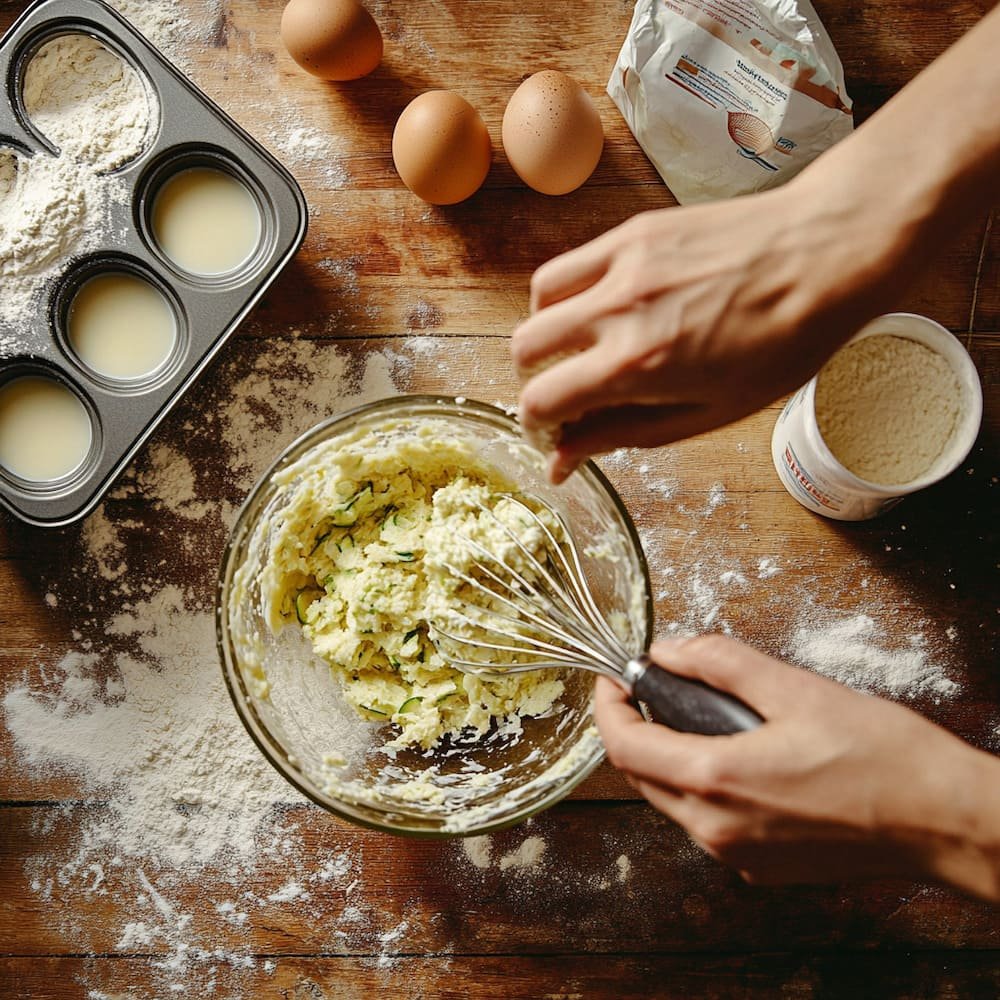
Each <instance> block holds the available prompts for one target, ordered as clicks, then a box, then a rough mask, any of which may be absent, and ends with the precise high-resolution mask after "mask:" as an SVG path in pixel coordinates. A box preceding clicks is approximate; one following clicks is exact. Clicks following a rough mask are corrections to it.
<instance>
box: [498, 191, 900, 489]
mask: <svg viewBox="0 0 1000 1000" xmlns="http://www.w3.org/2000/svg"><path fill="white" fill-rule="evenodd" d="M828 186H829V185H828V184H827V183H826V181H825V180H823V178H822V177H821V176H817V175H813V176H811V177H806V176H805V175H802V176H800V177H799V178H796V179H794V180H793V181H791V182H790V183H789V184H788V185H786V186H784V187H782V188H779V189H777V190H774V191H768V192H765V193H762V194H757V195H750V196H747V197H743V198H736V199H733V200H730V201H724V202H716V203H714V204H706V205H695V206H689V207H685V208H668V209H662V210H659V211H652V212H645V213H643V214H641V215H637V216H635V217H634V218H632V219H630V220H628V221H627V222H625V223H623V224H622V225H620V226H618V227H617V228H615V229H612V230H610V231H609V232H607V233H605V234H604V235H602V236H599V237H598V238H597V239H595V240H593V241H591V242H590V243H587V244H585V245H583V246H581V247H579V248H577V249H575V250H572V251H570V252H569V253H565V254H563V255H561V256H559V257H556V258H554V259H553V260H550V261H549V262H548V263H546V264H543V265H542V266H541V267H540V268H539V269H538V270H537V271H536V272H535V274H534V276H533V278H532V282H531V314H532V315H531V316H530V318H529V319H527V320H526V321H525V322H524V323H522V324H521V325H520V326H519V327H518V328H517V329H516V330H515V331H514V335H513V339H512V342H511V352H512V355H513V358H514V362H515V364H516V366H517V368H518V370H519V371H520V372H521V374H522V377H528V376H529V375H531V374H532V373H534V372H538V371H539V370H540V369H544V370H541V371H540V374H534V377H531V378H530V379H529V380H528V381H527V384H526V385H525V386H524V387H523V390H522V393H521V401H520V417H521V422H522V423H523V424H524V426H525V427H526V428H527V429H528V430H529V431H532V430H536V431H537V430H544V429H547V428H551V427H553V426H559V427H560V428H561V433H560V434H559V440H558V448H557V451H556V453H555V455H554V456H553V458H552V460H551V461H550V467H549V474H550V477H551V478H552V479H553V481H555V482H560V481H562V480H563V479H565V478H566V477H567V476H568V475H569V473H570V472H572V470H573V469H574V468H575V467H576V466H577V465H578V464H579V463H580V462H582V461H583V460H584V459H585V458H587V456H588V455H592V454H598V453H601V452H605V451H610V450H612V449H614V448H618V447H622V446H640V447H651V446H655V445H661V444H667V443H669V442H671V441H674V440H678V439H680V438H684V437H688V436H691V435H694V434H699V433H701V432H702V431H707V430H710V429H711V428H713V427H717V426H719V425H721V424H725V423H728V422H730V421H732V420H735V419H737V418H739V417H742V416H745V415H746V414H748V413H751V412H753V411H754V410H757V409H759V408H760V407H762V406H764V405H766V404H768V403H770V402H772V401H773V400H774V399H776V398H777V397H779V396H780V395H782V394H784V393H786V392H788V391H791V390H792V389H795V388H797V387H798V386H800V385H802V384H803V383H804V382H806V381H808V380H809V378H810V377H811V376H812V375H813V374H815V372H816V371H817V370H818V369H819V368H820V366H821V365H822V363H823V362H824V361H825V360H826V359H827V358H828V357H829V356H830V355H831V354H832V353H833V352H834V351H835V350H836V348H837V347H838V346H840V344H841V343H843V342H844V341H845V340H846V339H847V338H848V337H850V336H851V334H853V333H854V332H855V331H856V330H857V329H858V328H859V327H860V326H862V325H863V324H864V323H865V322H866V321H867V320H868V319H870V318H871V317H873V316H875V315H877V314H878V313H880V312H882V311H884V308H883V306H885V305H887V304H888V302H889V282H888V272H889V269H890V267H889V258H890V256H891V253H890V252H891V249H892V248H891V247H890V246H889V245H888V244H889V243H890V241H889V239H888V237H886V238H885V239H886V245H882V246H880V245H878V241H877V240H875V239H873V238H872V233H871V229H870V228H868V226H869V224H870V223H871V220H872V216H871V214H870V213H867V214H866V215H865V217H864V218H859V215H860V214H861V213H860V212H859V211H858V201H859V200H860V197H861V196H860V193H859V194H857V196H856V197H854V198H852V197H848V196H847V194H845V193H843V192H840V193H839V195H838V197H837V198H836V200H835V207H834V205H831V203H830V200H829V194H830V193H829V191H828V190H825V188H827V187H828ZM897 285H898V282H897ZM567 355H568V356H567ZM557 359H558V360H557ZM546 366H550V367H546Z"/></svg>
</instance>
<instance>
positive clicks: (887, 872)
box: [595, 635, 1000, 900]
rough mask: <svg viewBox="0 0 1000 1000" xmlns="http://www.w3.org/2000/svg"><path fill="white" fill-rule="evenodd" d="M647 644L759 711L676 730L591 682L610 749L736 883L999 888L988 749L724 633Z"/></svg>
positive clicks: (997, 775) (997, 817) (995, 797)
mask: <svg viewBox="0 0 1000 1000" xmlns="http://www.w3.org/2000/svg"><path fill="white" fill-rule="evenodd" d="M651 655H652V656H653V658H654V659H655V660H656V661H657V662H658V663H660V664H662V665H663V666H666V667H668V668H669V669H670V670H672V671H674V672H675V673H678V674H682V675H684V676H688V677H695V678H699V679H701V680H703V681H705V682H707V683H708V684H711V685H713V686H715V687H718V688H720V689H721V690H724V691H729V692H731V693H732V694H734V695H736V696H737V697H738V698H741V699H742V700H743V701H745V702H746V703H747V704H749V705H750V706H752V707H753V708H755V709H756V710H757V711H758V712H760V713H761V714H762V715H763V716H764V718H765V719H766V720H767V721H766V722H765V724H764V725H763V726H761V727H760V728H759V729H756V730H754V731H753V732H749V733H741V734H739V735H737V736H729V737H718V736H694V735H691V734H688V733H677V732H674V731H673V730H670V729H667V728H666V727H664V726H654V725H650V724H649V723H647V722H646V721H645V720H644V719H643V718H642V716H641V715H639V713H638V712H637V711H636V710H635V709H634V708H633V707H632V706H631V704H630V703H629V701H628V697H627V695H626V694H625V693H624V692H623V691H621V690H620V689H619V688H618V687H617V686H616V685H615V684H613V683H611V682H610V681H607V680H603V679H599V680H598V688H597V696H596V702H595V716H596V719H597V725H598V728H599V729H600V732H601V737H602V739H603V740H604V744H605V746H606V747H607V751H608V757H609V758H610V760H611V762H612V763H613V764H614V765H615V766H616V767H618V768H620V769H621V770H623V771H624V772H625V774H626V775H627V776H628V778H629V780H630V781H631V782H632V783H633V784H634V785H635V787H636V788H637V789H638V790H639V791H640V792H641V793H642V794H643V795H644V796H645V797H646V798H647V799H648V800H649V801H650V802H651V803H652V804H653V805H654V806H655V807H656V808H657V809H659V810H660V811H661V812H663V813H665V814H666V815H667V816H670V817H671V818H672V819H674V820H676V821H677V822H678V823H680V824H681V825H683V826H684V827H686V828H687V830H688V832H689V833H690V834H691V836H692V837H693V838H694V839H695V841H697V842H698V843H699V844H700V845H701V846H702V847H703V848H704V849H705V850H707V851H708V852H709V853H710V854H711V855H712V856H713V857H715V858H717V859H718V860H720V861H722V862H724V863H725V864H728V865H731V866H732V867H734V868H736V869H737V870H738V871H739V872H740V874H741V875H742V876H743V877H744V878H745V879H746V880H747V881H749V882H752V883H756V884H778V883H794V882H834V881H840V880H844V879H848V878H864V877H868V878H871V877H877V876H907V877H914V878H921V877H930V878H934V879H937V880H940V881H944V882H948V883H951V884H953V885H956V886H958V887H960V888H963V889H965V890H966V891H969V892H973V893H976V894H978V895H980V896H983V897H985V898H988V899H993V900H1000V760H998V759H997V758H995V757H992V756H991V755H990V754H987V753H984V752H982V751H979V750H976V749H974V748H973V747H971V746H969V745H968V744H966V743H963V742H962V741H961V740H959V739H958V738H957V737H955V736H952V735H951V734H950V733H948V732H946V731H945V730H943V729H941V728H939V727H938V726H936V725H934V724H933V723H931V722H928V721H927V720H926V719H923V718H921V717H920V716H919V715H917V714H916V713H915V712H912V711H910V710H909V709H907V708H904V707H902V706H901V705H896V704H893V703H892V702H889V701H885V700H882V699H879V698H874V697H871V696H869V695H864V694H859V693H858V692H856V691H853V690H851V689H850V688H847V687H843V686H842V685H840V684H837V683H836V682H834V681H830V680H827V679H826V678H823V677H818V676H816V675H815V674H812V673H809V672H808V671H806V670H799V669H796V668H794V667H790V666H788V665H787V664H784V663H780V662H779V661H777V660H774V659H772V658H771V657H769V656H765V655H764V654H763V653H760V652H758V651H756V650H754V649H751V648H749V647H747V646H743V645H742V644H740V643H738V642H735V641H734V640H732V639H727V638H724V637H723V636H717V635H716V636H702V637H700V638H697V639H689V640H671V641H667V642H660V643H657V644H655V645H654V646H653V649H652V650H651Z"/></svg>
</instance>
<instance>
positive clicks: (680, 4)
mask: <svg viewBox="0 0 1000 1000" xmlns="http://www.w3.org/2000/svg"><path fill="white" fill-rule="evenodd" d="M608 93H609V94H610V95H611V98H612V100H613V101H614V102H615V104H617V105H618V107H619V109H620V110H621V113H622V114H623V115H624V116H625V120H626V121H627V122H628V124H629V127H630V128H631V129H632V132H633V134H634V135H635V137H636V139H637V140H638V142H639V145H640V146H641V147H642V148H643V150H644V151H645V153H646V155H647V156H648V157H649V158H650V160H652V162H653V165H654V166H655V167H656V169H657V170H658V171H659V173H660V176H661V177H662V178H663V180H664V181H665V182H666V184H667V186H668V187H669V188H670V190H671V191H672V192H673V194H674V197H676V198H677V200H678V201H679V202H681V203H682V204H686V203H688V202H698V201H710V200H712V199H716V198H728V197H731V196H733V195H740V194H749V193H750V192H752V191H762V190H765V189H766V188H772V187H775V186H777V185H779V184H782V183H784V182H785V181H787V180H788V179H789V178H791V177H793V176H794V175H795V174H796V173H798V172H799V171H800V170H801V169H802V168H803V167H804V166H805V165H806V164H807V163H809V162H810V161H811V160H814V159H815V158H816V157H817V156H818V155H819V154H820V153H822V152H823V150H825V149H827V148H828V147H830V146H832V145H833V144H834V143H835V142H837V140H839V139H842V138H843V137H844V136H846V135H848V134H849V133H850V131H851V129H852V128H853V119H852V116H851V100H850V98H849V97H848V96H847V90H846V88H845V86H844V69H843V66H842V65H841V62H840V58H839V57H838V55H837V52H836V50H835V49H834V47H833V43H832V42H831V40H830V38H829V36H828V35H827V33H826V30H825V29H824V27H823V25H822V24H821V23H820V20H819V17H818V16H817V14H816V12H815V10H813V8H812V5H811V4H810V3H809V2H808V0H638V3H637V4H636V6H635V13H634V15H633V17H632V24H631V26H630V28H629V31H628V35H627V37H626V39H625V44H624V45H623V46H622V50H621V53H620V54H619V56H618V62H617V63H616V64H615V68H614V70H613V72H612V74H611V79H610V80H609V81H608Z"/></svg>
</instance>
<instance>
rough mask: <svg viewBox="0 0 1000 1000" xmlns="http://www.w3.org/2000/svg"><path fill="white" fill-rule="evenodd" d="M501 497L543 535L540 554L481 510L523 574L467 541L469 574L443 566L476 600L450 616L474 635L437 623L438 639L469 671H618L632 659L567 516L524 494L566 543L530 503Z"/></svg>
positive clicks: (435, 634) (491, 511)
mask: <svg viewBox="0 0 1000 1000" xmlns="http://www.w3.org/2000/svg"><path fill="white" fill-rule="evenodd" d="M502 497H503V498H504V499H506V500H507V501H508V502H509V503H510V504H513V505H515V506H516V507H517V508H518V510H519V513H521V514H523V515H525V516H526V517H527V518H528V519H529V524H532V525H534V526H536V527H537V528H538V529H539V531H540V532H541V536H542V544H541V547H540V551H539V552H537V553H536V552H535V551H533V550H532V548H530V547H529V546H528V545H527V544H525V541H524V539H523V538H522V537H521V536H520V535H519V534H518V533H517V532H516V531H515V530H514V529H513V528H512V527H511V526H510V525H508V524H507V523H505V522H504V521H503V520H502V519H501V518H500V517H499V516H498V515H497V513H496V511H495V509H493V508H491V507H488V506H486V505H484V504H477V506H478V508H479V510H480V511H481V512H482V514H483V515H484V516H486V517H489V518H491V519H492V520H493V522H494V523H495V524H496V525H498V526H499V528H500V530H501V533H502V535H503V536H504V537H505V538H506V539H507V540H509V541H510V542H511V543H512V545H513V546H514V549H515V550H516V552H517V553H518V554H519V556H520V559H521V563H522V567H523V568H518V567H517V566H515V565H513V563H514V561H515V560H514V559H511V558H507V559H505V558H504V557H503V556H502V555H501V554H500V553H498V552H495V551H491V550H490V549H488V548H487V547H486V546H484V545H483V544H482V543H481V542H479V541H477V540H476V539H474V538H470V537H469V536H467V535H465V536H462V541H463V543H464V544H465V545H466V546H467V547H468V549H469V551H470V552H471V553H472V554H473V558H472V560H471V564H470V566H469V568H468V569H467V570H466V569H460V568H458V567H456V566H454V565H452V564H451V563H444V564H443V567H444V569H446V570H447V571H448V572H449V573H450V574H451V575H452V576H453V577H454V578H455V579H456V580H459V581H461V582H462V583H464V584H466V585H467V587H468V589H469V591H470V592H471V593H470V595H469V596H470V598H471V599H468V600H464V601H463V603H462V604H461V605H460V607H458V608H456V609H455V610H454V611H453V612H452V613H451V614H450V615H449V618H450V619H451V620H454V621H456V622H457V623H459V624H461V625H463V626H465V627H466V628H468V629H471V634H457V633H456V632H454V631H450V630H449V629H448V628H445V627H442V623H441V622H435V623H434V624H433V626H432V636H431V637H432V639H435V640H436V639H437V638H443V639H445V640H447V641H448V643H449V644H450V645H451V648H452V649H453V650H456V651H461V652H462V653H463V654H464V655H459V656H451V657H450V659H451V662H452V663H453V664H454V665H455V666H456V667H459V668H460V669H462V670H465V671H467V672H469V673H476V674H491V675H501V674H505V673H520V672H523V671H528V670H538V669H541V668H545V667H582V668H585V669H589V670H593V671H595V672H598V673H607V672H609V671H610V672H613V673H618V672H620V671H621V669H622V666H623V664H624V663H625V662H626V661H627V660H628V659H629V655H628V653H627V652H626V650H625V649H624V647H623V646H622V644H621V641H620V640H619V639H618V637H617V635H615V633H614V631H613V630H612V628H611V626H610V625H609V624H608V622H607V620H606V619H605V617H604V615H603V614H602V613H601V611H600V608H599V607H598V606H597V602H596V601H595V599H594V596H593V594H592V593H591V591H590V588H589V587H588V586H587V583H586V577H585V575H584V569H583V563H582V560H581V558H580V553H579V550H578V549H577V547H576V544H575V542H574V541H573V538H572V535H571V534H570V532H569V529H568V527H567V525H566V523H565V521H564V520H563V518H562V517H561V516H560V515H559V514H558V513H557V512H556V511H555V510H554V509H553V508H552V507H550V506H549V505H548V504H546V503H545V502H544V501H542V500H540V499H538V498H537V497H534V496H531V495H525V499H527V500H530V501H532V502H534V503H536V504H537V505H538V506H539V507H540V508H541V509H542V510H544V511H546V512H547V513H548V514H549V515H550V516H551V518H552V519H553V520H554V522H555V523H556V525H558V534H559V535H560V536H561V537H557V536H556V532H554V531H553V530H552V528H551V527H550V526H549V524H547V523H546V520H545V519H544V518H543V517H542V516H540V514H539V513H538V512H537V511H535V510H534V509H532V507H531V506H529V505H528V503H526V502H525V500H524V499H521V497H519V496H516V495H514V494H510V493H505V494H502ZM449 624H450V622H449ZM470 649H471V650H476V651H481V652H482V653H484V654H486V656H485V658H478V659H473V658H471V657H470V655H469V652H468V650H470Z"/></svg>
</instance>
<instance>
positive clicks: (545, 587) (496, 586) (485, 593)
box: [430, 494, 763, 736]
mask: <svg viewBox="0 0 1000 1000" xmlns="http://www.w3.org/2000/svg"><path fill="white" fill-rule="evenodd" d="M505 497H506V499H507V500H508V501H510V502H511V503H514V504H516V505H517V506H518V507H519V508H520V510H519V514H520V513H523V514H524V516H526V517H528V518H529V519H530V522H531V523H533V524H534V525H536V526H537V527H538V528H539V529H540V530H541V532H542V537H543V544H542V547H541V550H540V552H533V551H532V550H531V549H529V548H528V546H527V545H525V543H524V541H523V540H522V539H521V538H520V537H518V535H517V533H516V532H515V531H514V530H513V529H511V528H510V527H509V526H508V525H506V524H505V523H504V522H503V521H501V520H500V518H499V517H497V515H496V514H495V513H494V511H492V510H491V509H490V508H489V507H486V506H483V505H480V509H481V510H482V511H483V512H484V514H486V515H488V516H490V517H492V518H493V519H494V521H495V522H496V524H498V525H499V526H500V528H501V529H502V531H503V534H504V535H505V536H506V538H507V540H509V541H510V542H511V543H512V545H513V546H514V547H515V549H516V551H517V553H518V554H519V555H520V559H517V560H508V561H504V559H502V558H501V557H500V556H499V555H498V554H497V553H496V552H491V551H489V549H487V548H486V547H485V546H483V545H482V544H481V543H480V542H477V541H476V540H475V539H472V538H468V537H465V538H464V542H465V544H466V545H468V546H469V548H470V551H471V553H472V554H473V556H474V558H473V560H472V564H471V567H470V569H469V570H468V571H466V570H462V569H458V568H456V567H455V566H453V565H451V564H449V563H445V564H444V568H445V569H446V570H447V571H448V572H449V573H450V574H451V575H452V576H453V577H454V578H455V579H456V580H459V581H461V582H462V583H464V584H466V585H467V588H466V589H467V595H468V596H466V597H459V595H457V594H456V600H457V602H458V604H457V606H456V607H455V608H454V609H453V610H452V611H451V612H450V613H449V614H448V615H447V619H445V618H444V617H443V616H442V618H441V619H439V620H437V621H435V622H433V623H432V625H431V633H430V634H431V639H432V640H433V641H434V642H435V644H436V645H438V648H439V649H440V650H441V652H442V653H443V654H444V655H445V656H447V657H448V658H449V659H450V662H451V663H452V664H453V665H454V666H455V667H457V668H458V669H459V670H462V671H465V672H467V673H472V674H482V675H487V676H489V675H493V676H498V675H503V674H507V673H522V672H524V671H528V670H539V669H542V668H546V667H578V668H582V669H584V670H591V671H593V672H594V673H598V674H604V675H605V676H607V677H610V678H611V679H612V680H614V681H616V682H617V683H618V684H620V685H621V686H622V687H623V688H625V690H626V691H628V692H629V694H630V695H631V696H632V697H633V698H635V699H637V700H638V701H641V702H644V703H645V704H646V705H647V706H648V708H649V711H650V713H651V715H652V717H653V718H654V719H655V720H656V721H657V722H660V723H662V724H664V725H666V726H669V727H670V728H671V729H676V730H678V731H680V732H690V733H701V734H703V735H706V736H722V735H727V734H732V733H738V732H742V731H744V730H747V729H754V728H756V727H757V726H759V725H760V724H761V722H762V721H763V720H762V719H761V718H760V716H759V715H757V713H756V712H754V711H753V710H752V709H750V708H748V707H747V706H746V705H745V704H744V703H743V702H742V701H739V700H738V699H737V698H734V697H732V696H731V695H728V694H725V693H724V692H722V691H719V690H717V689H716V688H713V687H710V686H709V685H707V684H704V683H702V682H701V681H696V680H691V679H690V678H687V677H680V676H678V675H677V674H673V673H670V671H668V670H665V669H664V668H663V667H660V666H658V665H657V664H656V663H654V662H653V661H652V660H651V659H650V658H649V656H648V655H647V654H646V653H639V654H633V653H630V652H629V651H628V650H627V649H626V647H625V646H624V644H623V643H622V641H621V639H619V637H618V636H617V634H616V633H615V632H614V630H613V629H612V628H611V626H610V625H609V624H608V621H607V619H606V618H605V617H604V615H603V614H602V612H601V610H600V608H599V607H598V605H597V602H596V600H595V599H594V595H593V593H592V591H591V589H590V586H589V585H588V583H587V578H586V576H585V574H584V570H583V565H582V562H581V560H580V553H579V551H578V549H577V547H576V543H575V542H574V541H573V537H572V535H571V534H570V532H569V529H568V527H567V525H566V523H565V521H564V520H563V519H562V517H561V516H560V515H559V514H558V513H557V512H556V511H555V510H554V509H553V508H552V507H551V506H550V505H549V504H547V503H545V502H544V501H542V500H539V499H538V497H535V496H532V497H530V500H531V501H532V503H533V504H535V505H536V506H537V507H539V508H540V509H542V510H544V511H545V512H546V513H548V514H549V515H551V517H552V519H553V521H554V523H556V524H558V525H559V526H560V528H561V534H562V536H563V537H562V539H561V540H559V539H557V538H556V534H555V533H554V532H553V531H552V529H551V528H550V527H549V525H548V524H546V521H545V519H544V518H543V517H541V516H540V515H539V514H538V513H537V512H536V511H535V510H533V509H532V507H530V506H528V504H526V503H524V502H523V501H522V500H521V499H519V498H518V497H516V496H512V495H510V494H505ZM512 551H513V550H512ZM515 561H516V562H519V563H522V562H523V568H518V567H515V566H513V565H511V562H515ZM458 629H461V631H458ZM441 640H445V642H443V643H442V641H441Z"/></svg>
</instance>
